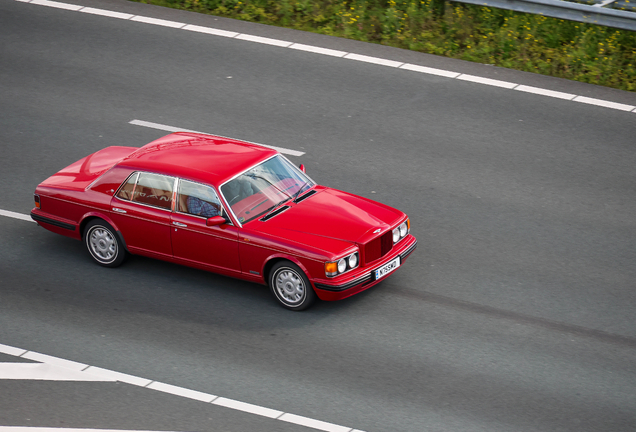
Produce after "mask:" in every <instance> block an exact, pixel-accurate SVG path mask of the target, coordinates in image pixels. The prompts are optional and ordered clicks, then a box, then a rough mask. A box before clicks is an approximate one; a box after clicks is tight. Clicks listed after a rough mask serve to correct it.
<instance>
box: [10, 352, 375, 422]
mask: <svg viewBox="0 0 636 432" xmlns="http://www.w3.org/2000/svg"><path fill="white" fill-rule="evenodd" d="M0 353H4V354H8V355H12V356H15V357H21V358H25V359H28V360H33V361H37V362H38V363H0V379H16V380H49V381H50V380H53V381H110V382H115V381H119V382H123V383H127V384H132V385H135V386H139V387H144V388H148V389H152V390H156V391H160V392H163V393H169V394H171V395H175V396H180V397H184V398H187V399H192V400H196V401H200V402H204V403H211V404H214V405H218V406H222V407H225V408H230V409H233V410H237V411H243V412H246V413H250V414H254V415H258V416H261V417H267V418H270V419H276V420H281V421H284V422H288V423H294V424H297V425H301V426H306V427H309V428H313V429H317V430H321V431H325V432H363V431H359V430H357V429H355V430H354V429H352V428H350V427H346V426H340V425H337V424H333V423H328V422H324V421H321V420H316V419H312V418H308V417H302V416H299V415H296V414H291V413H286V412H283V411H278V410H274V409H271V408H266V407H262V406H260V405H254V404H251V403H247V402H241V401H237V400H234V399H228V398H224V397H220V396H216V395H213V394H208V393H204V392H200V391H196V390H191V389H187V388H183V387H178V386H174V385H171V384H166V383H162V382H157V381H152V380H149V379H146V378H141V377H137V376H134V375H128V374H124V373H121V372H116V371H111V370H108V369H102V368H99V367H96V366H89V365H85V364H83V363H78V362H74V361H71V360H65V359H62V358H59V357H53V356H49V355H46V354H41V353H37V352H32V351H27V350H24V349H20V348H16V347H12V346H9V345H3V344H0ZM2 428H3V426H0V432H9V431H11V430H10V429H2ZM78 430H79V429H78ZM82 430H85V429H82ZM30 431H31V432H33V429H30ZM47 431H48V429H47ZM11 432H13V431H11ZM19 432H21V431H19Z"/></svg>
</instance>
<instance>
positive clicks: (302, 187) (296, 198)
mask: <svg viewBox="0 0 636 432" xmlns="http://www.w3.org/2000/svg"><path fill="white" fill-rule="evenodd" d="M308 184H309V182H305V183H303V185H302V186H301V187H300V189H298V192H296V193H295V194H294V197H293V199H292V201H293V202H294V204H296V200H298V198H300V197H299V196H298V195H300V193H301V192H302V191H303V190H304V189H305V186H307V185H308Z"/></svg>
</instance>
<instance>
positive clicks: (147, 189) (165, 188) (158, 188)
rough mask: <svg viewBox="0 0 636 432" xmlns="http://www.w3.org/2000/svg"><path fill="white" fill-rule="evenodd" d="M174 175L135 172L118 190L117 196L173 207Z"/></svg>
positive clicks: (157, 205)
mask: <svg viewBox="0 0 636 432" xmlns="http://www.w3.org/2000/svg"><path fill="white" fill-rule="evenodd" d="M173 188H174V177H168V176H163V175H160V174H151V173H142V172H140V173H135V174H133V175H131V176H130V177H129V178H128V180H127V181H126V183H125V184H124V185H123V186H122V187H121V189H119V192H117V198H121V199H125V200H129V201H134V202H138V203H143V204H148V205H151V206H155V207H161V208H165V209H168V210H170V209H172V190H173Z"/></svg>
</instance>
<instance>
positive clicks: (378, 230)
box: [373, 228, 382, 234]
mask: <svg viewBox="0 0 636 432" xmlns="http://www.w3.org/2000/svg"><path fill="white" fill-rule="evenodd" d="M380 231H382V228H378V229H377V230H375V231H373V234H377V233H379V232H380Z"/></svg>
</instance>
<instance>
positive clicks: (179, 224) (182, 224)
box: [172, 222, 187, 227]
mask: <svg viewBox="0 0 636 432" xmlns="http://www.w3.org/2000/svg"><path fill="white" fill-rule="evenodd" d="M172 225H176V226H178V227H187V225H186V224H184V223H181V222H172Z"/></svg>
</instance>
